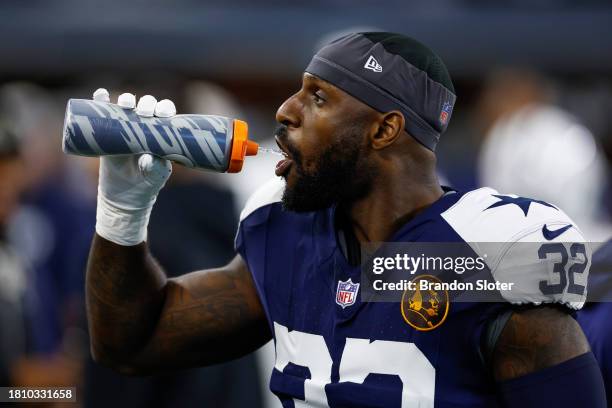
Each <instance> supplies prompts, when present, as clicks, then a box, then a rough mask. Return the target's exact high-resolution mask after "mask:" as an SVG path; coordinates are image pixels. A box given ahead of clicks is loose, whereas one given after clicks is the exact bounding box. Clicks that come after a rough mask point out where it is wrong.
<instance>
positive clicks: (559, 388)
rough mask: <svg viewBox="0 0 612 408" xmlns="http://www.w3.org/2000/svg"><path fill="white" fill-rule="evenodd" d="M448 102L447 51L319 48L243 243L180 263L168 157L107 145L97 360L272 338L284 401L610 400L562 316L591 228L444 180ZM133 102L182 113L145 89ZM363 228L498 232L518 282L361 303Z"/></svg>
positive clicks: (165, 363) (92, 280) (373, 231)
mask: <svg viewBox="0 0 612 408" xmlns="http://www.w3.org/2000/svg"><path fill="white" fill-rule="evenodd" d="M94 99H98V100H103V101H108V93H107V92H106V91H104V90H99V91H98V92H96V94H95V95H94ZM133 100H134V98H133V96H131V95H125V94H124V95H123V96H121V97H120V98H119V101H118V103H119V104H120V105H122V106H124V107H125V108H126V109H130V108H134V103H133V102H131V101H133ZM454 103H455V91H454V88H453V84H452V82H451V79H450V76H449V74H448V72H447V70H446V68H445V66H444V64H443V63H442V61H441V60H440V58H439V57H438V56H436V55H435V54H434V53H433V52H432V51H431V50H429V49H428V48H427V47H425V46H424V45H422V44H420V43H418V42H416V41H415V40H413V39H410V38H408V37H405V36H403V35H398V34H393V33H354V34H350V35H347V36H345V37H342V38H340V39H338V40H335V41H333V42H332V43H330V44H329V45H327V46H325V47H323V48H322V49H321V50H320V51H318V52H317V53H316V55H315V56H314V57H313V58H312V60H311V62H310V64H309V65H308V66H307V68H306V70H305V72H304V74H303V76H302V87H301V89H299V90H298V91H297V92H296V93H295V94H293V95H291V96H290V97H289V98H288V99H287V100H286V101H285V102H284V103H283V104H282V105H281V106H280V108H279V109H278V111H277V114H276V119H277V121H278V122H279V124H280V127H279V129H278V131H277V135H276V138H277V142H278V145H279V147H280V149H281V150H282V151H283V152H284V153H285V158H284V159H283V160H281V161H280V162H279V163H278V165H277V167H276V175H277V176H280V177H281V178H282V179H280V178H279V179H274V180H273V181H271V182H270V183H268V184H266V185H264V186H262V187H261V188H260V190H258V191H257V192H256V193H255V194H254V195H253V196H252V197H251V199H250V200H249V201H248V203H247V204H246V207H245V208H244V210H243V211H242V214H241V217H240V224H239V227H238V233H237V236H236V257H235V258H234V259H233V260H232V261H231V262H230V263H229V264H228V265H225V266H222V267H219V268H217V269H211V270H204V271H199V272H194V273H191V274H188V275H185V276H182V277H180V278H176V279H167V278H166V276H165V274H164V272H163V270H161V268H160V267H159V266H158V265H157V264H156V262H155V260H154V259H152V258H151V256H150V254H149V252H148V250H147V245H146V228H147V222H148V218H149V214H150V211H151V209H152V207H153V204H154V203H155V197H156V195H157V193H158V192H159V190H160V189H161V188H162V186H163V185H164V183H165V181H166V180H167V178H168V177H169V175H170V173H171V166H170V163H169V162H168V161H166V160H163V159H159V158H154V157H152V156H150V155H143V156H140V157H102V158H101V165H100V166H101V167H100V180H99V194H98V212H97V225H96V231H97V234H96V236H95V238H94V241H93V244H92V250H91V254H90V258H89V265H88V271H87V305H88V318H89V325H90V330H91V339H92V340H91V342H92V343H91V349H92V353H93V355H94V357H95V358H96V359H97V360H98V361H100V362H102V363H104V364H108V365H110V366H113V367H115V368H116V369H118V370H119V371H121V372H124V373H134V374H137V373H149V372H152V371H156V370H165V369H171V368H180V367H191V366H198V365H206V364H214V363H217V362H220V361H226V360H229V359H232V358H236V357H238V356H241V355H244V354H246V353H250V352H251V351H253V350H255V349H257V348H258V347H260V346H261V345H262V344H264V343H266V342H267V341H269V340H270V339H274V342H275V347H276V362H275V365H274V370H273V373H272V378H271V380H270V388H271V390H272V391H273V392H274V393H275V394H276V395H277V396H278V397H279V398H280V400H281V401H282V403H283V406H285V407H303V406H316V407H327V406H329V407H434V406H436V407H491V406H509V407H519V406H520V407H535V406H538V407H539V406H544V405H547V406H548V405H556V406H589V407H601V406H604V405H605V394H604V389H603V383H602V379H601V373H600V371H599V369H598V367H597V364H596V362H595V360H594V357H593V354H592V353H591V351H590V349H589V345H588V343H587V341H586V339H585V337H584V334H583V333H582V331H581V329H580V327H579V326H578V324H577V323H576V321H575V320H574V319H573V318H572V316H571V314H570V313H568V312H571V311H572V310H574V309H576V308H579V307H580V306H581V305H582V304H583V302H584V284H585V281H584V279H585V278H586V275H587V273H588V263H589V261H590V259H589V258H590V252H589V250H588V247H587V246H585V244H584V238H583V236H582V234H581V232H580V231H579V229H578V228H577V227H576V225H575V224H574V223H573V222H572V220H571V219H569V218H568V217H567V216H566V215H565V214H564V213H563V212H562V211H561V210H559V209H558V208H556V207H555V206H553V205H551V204H549V203H546V202H543V201H540V200H535V199H529V198H523V197H517V196H514V195H505V194H500V193H498V192H496V191H494V190H492V189H490V188H483V189H479V190H475V191H470V192H459V191H454V190H451V189H446V188H442V187H441V186H440V185H439V183H438V180H437V178H436V170H435V167H436V156H435V153H434V152H435V147H436V144H437V142H438V140H439V138H440V135H441V134H442V133H443V132H444V131H445V129H446V127H447V125H448V122H449V120H450V117H451V114H452V109H453V105H454ZM136 112H137V113H138V114H139V115H142V116H165V117H167V116H172V115H174V114H175V113H176V112H175V108H174V105H173V104H172V103H171V102H170V101H167V100H164V101H161V102H159V103H157V102H156V100H155V98H153V97H151V96H145V97H143V98H141V99H140V101H139V103H138V104H137V106H136ZM117 137H121V135H117ZM202 211H215V209H214V208H202ZM176 239H177V240H180V239H181V237H176ZM368 242H439V243H445V242H454V243H466V245H467V244H468V243H477V242H503V243H505V245H504V250H503V251H501V250H500V251H498V252H497V253H491V254H489V258H488V259H489V260H488V261H487V265H488V268H489V269H490V271H489V274H490V276H491V277H492V278H493V277H495V278H499V279H500V280H504V279H505V280H508V279H511V280H513V281H515V282H516V283H517V289H516V290H512V291H506V293H504V295H503V299H504V301H503V302H497V303H477V302H464V303H458V302H456V303H452V304H450V305H449V304H448V302H446V303H445V298H444V296H442V294H441V293H439V292H437V291H435V290H430V291H428V290H424V291H421V292H419V293H418V294H417V293H414V294H413V295H411V296H410V298H409V299H407V301H406V302H401V303H400V302H365V301H363V300H362V298H361V297H360V296H359V285H360V284H361V285H363V284H365V283H364V282H361V281H360V279H361V274H360V265H359V263H360V260H361V254H360V248H361V244H363V243H368ZM525 242H531V243H533V244H532V245H530V246H529V248H533V251H532V252H528V251H527V252H525V251H522V250H521V249H520V248H522V247H521V246H520V245H519V244H521V243H525ZM564 243H566V244H564ZM470 248H472V250H473V251H474V252H475V255H479V256H482V255H483V254H482V253H481V249H479V248H478V247H477V246H473V247H472V246H470ZM203 250H206V249H205V248H203ZM570 269H571V270H572V273H571V274H570V273H569V272H568V271H569V270H570ZM581 279H582V280H581ZM580 282H582V283H583V284H582V285H581V284H580ZM411 311H414V312H418V313H415V314H414V315H415V316H417V315H418V316H419V317H420V320H419V319H417V318H414V319H411V317H410V314H411V313H410V312H411Z"/></svg>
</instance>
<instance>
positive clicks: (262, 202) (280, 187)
mask: <svg viewBox="0 0 612 408" xmlns="http://www.w3.org/2000/svg"><path fill="white" fill-rule="evenodd" d="M284 189H285V181H284V180H283V179H281V178H279V177H274V178H272V179H271V180H269V181H267V182H266V183H265V184H264V185H262V186H261V187H259V188H258V189H257V190H256V191H255V192H254V193H253V194H252V195H251V197H249V199H248V200H247V202H246V204H245V205H244V209H243V210H242V212H240V221H243V220H244V219H245V218H246V217H248V216H249V215H250V214H251V213H253V212H254V211H255V210H257V209H258V208H261V207H264V206H266V205H268V204H272V203H276V202H280V201H281V198H282V197H283V191H284Z"/></svg>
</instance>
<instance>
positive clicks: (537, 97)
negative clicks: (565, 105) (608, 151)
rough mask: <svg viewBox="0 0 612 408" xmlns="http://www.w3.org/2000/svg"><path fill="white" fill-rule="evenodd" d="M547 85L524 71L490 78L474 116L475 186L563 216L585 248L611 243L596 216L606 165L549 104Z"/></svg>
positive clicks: (580, 129) (585, 133)
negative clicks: (541, 204)
mask: <svg viewBox="0 0 612 408" xmlns="http://www.w3.org/2000/svg"><path fill="white" fill-rule="evenodd" d="M553 99H554V98H553V92H552V88H551V87H550V85H549V83H548V81H547V80H546V79H545V78H543V77H541V76H540V75H538V74H536V73H535V72H532V71H528V70H523V69H518V68H517V69H511V68H507V69H503V70H498V71H495V72H494V73H493V74H492V75H491V76H490V77H489V78H488V80H487V81H486V83H485V87H484V91H483V92H482V95H481V97H480V100H479V102H478V104H477V108H476V118H477V121H478V122H479V125H480V126H481V127H482V130H483V133H484V134H485V138H484V141H483V144H482V147H481V151H480V156H479V161H478V178H479V184H480V185H482V186H491V187H493V188H495V189H497V190H498V191H501V192H507V191H513V192H515V193H516V194H518V195H521V196H525V197H535V196H537V197H539V198H541V199H542V200H544V201H547V202H551V203H553V204H555V205H558V206H559V207H561V208H563V209H564V211H566V212H567V214H568V215H569V216H570V217H572V219H574V220H575V221H576V223H577V224H578V225H579V226H580V228H581V229H582V231H583V232H584V233H585V235H586V238H587V239H588V240H590V241H599V242H601V241H603V240H606V239H607V238H609V237H610V236H612V227H611V226H610V224H609V223H608V222H607V221H608V219H609V217H606V216H605V214H604V212H603V211H602V194H603V191H604V189H605V186H606V180H607V176H606V170H605V161H604V158H603V156H602V154H601V153H600V151H599V149H598V146H597V143H596V141H595V138H594V137H593V135H592V134H591V132H590V131H589V130H588V129H587V128H586V127H585V126H583V125H582V124H580V123H579V122H578V120H577V119H576V118H575V117H573V116H572V115H571V114H569V113H568V112H566V111H564V110H563V109H561V108H559V107H557V106H555V105H554V103H553Z"/></svg>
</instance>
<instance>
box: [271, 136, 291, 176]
mask: <svg viewBox="0 0 612 408" xmlns="http://www.w3.org/2000/svg"><path fill="white" fill-rule="evenodd" d="M274 139H275V140H276V144H277V145H278V148H279V149H280V150H281V152H282V153H283V156H284V158H283V159H281V160H280V161H279V162H278V163H276V170H274V173H275V174H276V175H277V176H279V177H286V176H287V174H288V173H289V170H290V169H291V165H292V164H293V159H292V158H291V156H289V153H288V152H287V148H286V147H285V146H283V144H282V143H281V142H280V141H279V140H278V136H275V137H274Z"/></svg>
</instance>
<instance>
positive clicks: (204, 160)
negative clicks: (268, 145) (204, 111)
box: [62, 99, 258, 173]
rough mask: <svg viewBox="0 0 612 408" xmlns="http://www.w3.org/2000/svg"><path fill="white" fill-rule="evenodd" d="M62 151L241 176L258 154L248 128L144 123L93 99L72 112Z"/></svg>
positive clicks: (210, 119) (184, 118) (223, 121)
mask: <svg viewBox="0 0 612 408" xmlns="http://www.w3.org/2000/svg"><path fill="white" fill-rule="evenodd" d="M62 148H63V150H64V152H65V153H68V154H75V155H79V156H104V155H123V154H140V153H151V154H153V155H155V156H159V157H163V158H165V159H168V160H171V161H173V162H177V163H180V164H183V165H185V166H187V167H194V168H201V169H207V170H212V171H217V172H228V173H237V172H239V171H240V170H241V169H242V164H243V162H244V158H245V156H254V155H256V154H257V151H258V145H257V143H255V142H253V141H251V140H249V139H248V126H247V124H246V122H243V121H241V120H238V119H231V118H226V117H224V116H216V115H176V116H173V117H170V118H157V117H151V118H146V117H141V116H138V115H137V114H136V113H135V112H134V110H131V109H123V108H122V107H120V106H118V105H115V104H112V103H107V102H98V101H92V100H88V99H70V100H69V101H68V105H67V106H66V116H65V118H64V129H63V139H62Z"/></svg>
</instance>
